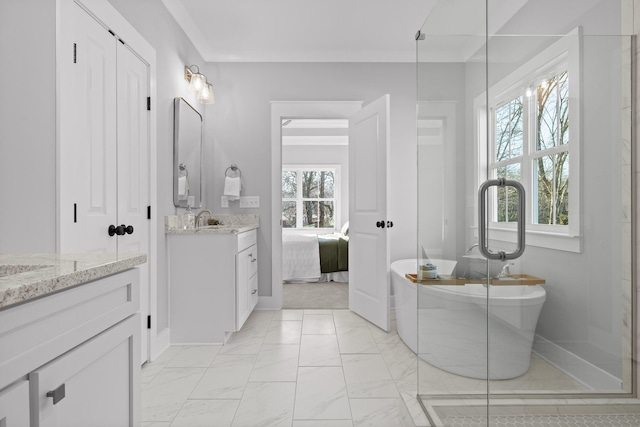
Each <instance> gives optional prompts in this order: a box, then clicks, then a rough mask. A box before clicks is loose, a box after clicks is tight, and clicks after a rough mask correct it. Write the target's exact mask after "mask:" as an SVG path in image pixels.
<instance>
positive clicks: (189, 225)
mask: <svg viewBox="0 0 640 427" xmlns="http://www.w3.org/2000/svg"><path fill="white" fill-rule="evenodd" d="M182 227H183V228H184V229H185V230H193V229H194V228H196V216H195V215H194V213H193V211H192V210H191V205H187V211H186V212H185V213H184V215H183V216H182Z"/></svg>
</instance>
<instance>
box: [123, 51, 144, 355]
mask: <svg viewBox="0 0 640 427" xmlns="http://www.w3.org/2000/svg"><path fill="white" fill-rule="evenodd" d="M148 75H149V72H148V66H147V64H146V63H144V62H143V61H142V60H141V59H140V58H138V57H137V56H136V55H135V54H134V53H133V52H131V50H130V49H129V48H128V47H126V46H125V45H123V44H121V43H118V64H117V76H118V89H117V94H118V102H117V104H118V112H117V120H118V132H117V140H118V149H117V159H118V163H117V169H118V171H117V172H118V175H117V176H118V217H117V218H118V220H117V222H118V225H124V226H125V227H129V226H130V227H131V228H127V230H128V231H131V233H129V232H128V231H127V233H126V234H124V235H122V236H119V237H118V252H142V253H145V254H148V253H149V249H150V248H149V219H148V216H147V207H148V206H149V205H150V201H149V199H150V194H149V117H148V114H149V113H148V111H147V96H148V91H149V78H148ZM139 270H140V313H141V332H142V334H141V340H140V341H141V345H142V348H141V352H140V354H141V358H142V363H144V362H146V361H147V360H148V354H149V352H148V342H149V336H148V335H149V329H148V328H147V316H148V315H149V262H147V263H146V264H144V265H141V266H140V267H139Z"/></svg>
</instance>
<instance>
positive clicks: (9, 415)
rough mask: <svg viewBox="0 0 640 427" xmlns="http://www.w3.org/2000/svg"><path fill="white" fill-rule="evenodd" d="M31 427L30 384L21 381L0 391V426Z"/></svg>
mask: <svg viewBox="0 0 640 427" xmlns="http://www.w3.org/2000/svg"><path fill="white" fill-rule="evenodd" d="M28 425H29V382H28V381H20V382H18V383H17V384H14V385H12V386H10V387H8V388H7V389H6V390H3V391H0V426H2V427H24V426H28Z"/></svg>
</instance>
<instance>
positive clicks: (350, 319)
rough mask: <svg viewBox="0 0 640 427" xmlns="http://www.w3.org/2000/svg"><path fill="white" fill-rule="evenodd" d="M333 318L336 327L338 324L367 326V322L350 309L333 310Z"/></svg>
mask: <svg viewBox="0 0 640 427" xmlns="http://www.w3.org/2000/svg"><path fill="white" fill-rule="evenodd" d="M333 320H334V322H335V324H336V327H340V326H368V325H369V322H368V321H366V320H365V319H364V318H363V317H360V316H358V315H357V314H356V313H354V312H353V311H351V310H333Z"/></svg>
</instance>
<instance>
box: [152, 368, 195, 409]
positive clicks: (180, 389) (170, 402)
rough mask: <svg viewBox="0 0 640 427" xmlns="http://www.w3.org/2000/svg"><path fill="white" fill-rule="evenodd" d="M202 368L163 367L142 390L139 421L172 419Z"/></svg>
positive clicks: (193, 385) (187, 395)
mask: <svg viewBox="0 0 640 427" xmlns="http://www.w3.org/2000/svg"><path fill="white" fill-rule="evenodd" d="M204 372H205V369H204V368H164V369H163V370H162V371H161V372H160V373H158V375H156V377H155V378H154V379H153V380H152V381H151V382H150V383H149V385H147V387H145V389H144V390H143V391H142V397H141V402H142V405H141V411H140V412H141V421H172V420H173V418H174V417H175V416H176V414H177V413H178V411H179V410H180V408H181V407H182V404H183V403H184V401H185V400H187V398H188V397H189V394H191V392H192V391H193V388H194V387H195V386H196V384H198V381H200V378H202V375H204Z"/></svg>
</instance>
